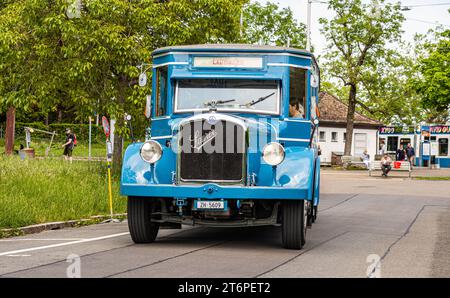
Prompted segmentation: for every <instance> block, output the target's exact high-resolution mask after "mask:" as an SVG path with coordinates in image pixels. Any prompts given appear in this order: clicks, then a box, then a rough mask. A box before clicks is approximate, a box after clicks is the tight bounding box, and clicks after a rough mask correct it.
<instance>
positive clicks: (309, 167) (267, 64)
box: [121, 46, 320, 206]
mask: <svg viewBox="0 0 450 298" xmlns="http://www.w3.org/2000/svg"><path fill="white" fill-rule="evenodd" d="M196 56H214V57H216V56H224V57H230V56H231V57H234V56H242V57H253V56H257V57H262V58H263V67H262V68H260V69H239V68H221V69H217V68H214V69H212V68H195V67H193V64H192V59H193V57H196ZM160 66H168V78H169V80H168V81H169V82H168V85H167V113H166V115H164V116H161V117H154V116H153V117H152V120H151V138H152V139H153V140H156V141H158V142H159V143H160V144H161V146H162V148H163V155H162V158H161V159H160V160H159V161H158V162H156V163H155V164H154V165H152V166H150V165H149V164H148V163H146V162H144V161H143V160H142V159H141V157H140V154H139V151H140V147H141V145H142V143H134V144H131V145H130V146H129V147H128V148H127V149H126V152H125V156H124V159H123V168H122V176H121V193H122V195H125V196H142V197H173V198H200V199H255V200H257V199H261V200H264V199H272V200H273V199H276V200H278V199H279V200H288V199H303V200H310V201H313V203H314V205H315V206H317V205H318V203H319V188H320V161H319V158H318V154H317V147H316V139H317V129H316V133H315V134H314V137H313V142H312V146H310V138H311V133H312V131H313V127H314V124H313V122H312V120H313V119H311V111H310V110H311V109H310V107H311V100H316V101H317V100H318V98H319V96H318V93H319V88H312V87H310V81H309V80H310V74H311V68H312V67H315V68H316V69H317V70H318V67H317V64H316V62H315V59H314V57H313V56H312V55H311V54H310V53H308V52H304V51H300V50H294V49H285V48H275V47H272V48H267V49H242V48H231V47H224V48H221V47H219V46H216V47H213V48H208V49H199V48H189V47H185V48H182V49H180V48H179V47H177V48H176V49H172V48H167V49H163V50H157V51H155V52H154V53H153V71H154V73H153V77H156V69H157V68H158V67H160ZM290 67H298V68H304V69H306V70H307V82H306V90H307V96H306V106H305V114H306V115H305V119H294V118H289V117H288V116H289V69H290ZM181 78H189V79H192V78H217V79H223V78H234V79H239V78H242V79H244V78H246V79H248V78H252V79H262V80H265V79H270V80H274V79H275V80H279V81H280V82H281V95H282V96H281V105H280V107H281V108H280V114H279V115H260V114H252V113H237V112H234V113H226V114H227V115H229V116H232V117H236V118H238V119H240V120H242V121H244V122H245V123H246V125H247V126H248V129H249V131H250V132H249V150H248V152H249V153H248V154H247V169H246V175H247V177H254V181H253V182H252V183H250V180H251V179H250V178H249V179H247V180H248V181H247V183H245V184H244V185H223V184H217V183H197V184H192V183H191V184H179V183H175V181H174V175H175V173H176V169H177V150H178V142H177V135H176V134H177V132H178V129H179V124H180V122H181V121H182V120H183V119H186V118H188V117H192V116H193V113H182V114H178V113H173V110H174V100H173V98H174V82H175V81H176V80H177V79H181ZM155 84H156V83H155V82H153V90H156V85H155ZM155 93H156V92H153V95H152V96H153V98H152V107H153V111H152V115H155V108H154V107H155ZM316 104H317V102H316ZM219 113H221V112H220V111H218V112H217V114H219ZM261 135H263V136H264V137H263V138H261ZM261 140H262V141H261ZM261 142H263V143H269V142H279V143H281V144H282V145H283V146H284V148H285V160H284V161H283V162H282V163H281V164H279V165H278V166H276V167H275V168H274V167H272V166H271V165H269V164H267V163H265V161H264V160H263V158H262V152H261V148H262V147H263V145H264V144H261ZM169 143H170V145H169V147H168V146H167V145H168V144H169ZM250 184H253V185H250Z"/></svg>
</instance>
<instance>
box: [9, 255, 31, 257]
mask: <svg viewBox="0 0 450 298" xmlns="http://www.w3.org/2000/svg"><path fill="white" fill-rule="evenodd" d="M6 256H7V257H31V255H6Z"/></svg>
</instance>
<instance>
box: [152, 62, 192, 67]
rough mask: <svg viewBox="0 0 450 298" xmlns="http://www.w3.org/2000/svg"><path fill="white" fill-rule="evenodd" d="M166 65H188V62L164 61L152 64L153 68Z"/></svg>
mask: <svg viewBox="0 0 450 298" xmlns="http://www.w3.org/2000/svg"><path fill="white" fill-rule="evenodd" d="M166 65H189V62H166V63H161V64H156V65H153V68H157V67H161V66H166Z"/></svg>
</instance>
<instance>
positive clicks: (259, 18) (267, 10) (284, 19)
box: [242, 2, 306, 48]
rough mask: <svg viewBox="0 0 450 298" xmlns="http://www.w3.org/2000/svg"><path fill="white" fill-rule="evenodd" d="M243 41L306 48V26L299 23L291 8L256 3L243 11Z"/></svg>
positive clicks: (268, 3)
mask: <svg viewBox="0 0 450 298" xmlns="http://www.w3.org/2000/svg"><path fill="white" fill-rule="evenodd" d="M243 27H244V30H243V32H242V33H243V36H242V38H243V40H244V41H245V42H247V43H251V44H258V43H262V44H266V45H276V46H287V45H288V44H289V45H290V46H291V47H299V48H305V46H306V26H305V24H303V23H301V22H299V21H297V20H296V19H295V18H294V14H293V12H292V10H291V8H290V7H287V8H280V7H279V6H278V5H277V4H275V3H270V2H267V3H266V4H265V5H261V4H260V3H257V2H254V3H251V4H249V5H247V6H245V8H244V11H243Z"/></svg>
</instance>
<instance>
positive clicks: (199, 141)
mask: <svg viewBox="0 0 450 298" xmlns="http://www.w3.org/2000/svg"><path fill="white" fill-rule="evenodd" d="M216 136H217V132H216V131H215V130H211V131H210V132H208V133H207V134H206V135H204V136H203V135H202V133H201V132H200V130H196V131H195V133H194V138H193V139H192V138H191V141H194V149H196V150H200V149H201V148H202V147H203V146H205V145H206V144H208V143H209V142H211V141H212V140H213V139H214V138H215V137H216Z"/></svg>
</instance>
